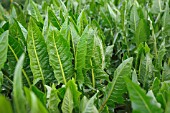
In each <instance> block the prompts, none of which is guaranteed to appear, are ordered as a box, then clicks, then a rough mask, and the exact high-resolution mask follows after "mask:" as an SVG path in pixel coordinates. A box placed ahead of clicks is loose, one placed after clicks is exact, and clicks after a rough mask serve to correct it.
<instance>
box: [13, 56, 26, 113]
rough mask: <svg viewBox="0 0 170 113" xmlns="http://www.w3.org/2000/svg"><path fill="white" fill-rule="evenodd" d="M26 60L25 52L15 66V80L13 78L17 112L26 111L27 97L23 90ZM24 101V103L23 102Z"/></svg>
mask: <svg viewBox="0 0 170 113" xmlns="http://www.w3.org/2000/svg"><path fill="white" fill-rule="evenodd" d="M23 62H24V54H22V55H21V57H20V59H19V60H18V63H17V65H16V67H15V72H14V80H13V82H14V83H13V93H14V97H13V99H14V105H15V108H16V112H17V113H25V112H26V108H25V106H26V101H25V100H26V99H25V96H24V92H23V86H22V67H23ZM21 103H22V104H21Z"/></svg>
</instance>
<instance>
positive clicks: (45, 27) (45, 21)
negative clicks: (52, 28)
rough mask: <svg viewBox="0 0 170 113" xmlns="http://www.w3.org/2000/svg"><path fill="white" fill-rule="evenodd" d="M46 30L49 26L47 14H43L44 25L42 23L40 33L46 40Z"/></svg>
mask: <svg viewBox="0 0 170 113" xmlns="http://www.w3.org/2000/svg"><path fill="white" fill-rule="evenodd" d="M48 31H49V26H48V14H46V15H45V20H44V25H43V30H42V35H43V36H44V39H45V41H46V39H47V37H48Z"/></svg>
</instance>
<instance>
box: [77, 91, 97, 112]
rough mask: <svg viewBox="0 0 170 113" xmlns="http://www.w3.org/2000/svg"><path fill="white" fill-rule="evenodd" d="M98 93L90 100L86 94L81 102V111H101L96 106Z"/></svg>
mask: <svg viewBox="0 0 170 113" xmlns="http://www.w3.org/2000/svg"><path fill="white" fill-rule="evenodd" d="M96 95H97V94H95V95H94V96H93V97H91V98H90V99H89V100H88V99H87V97H86V96H84V97H83V98H82V100H81V103H80V108H79V109H80V111H79V113H99V112H98V110H97V109H96V107H95V106H94V101H95V99H96Z"/></svg>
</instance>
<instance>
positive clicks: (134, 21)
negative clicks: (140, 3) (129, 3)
mask: <svg viewBox="0 0 170 113" xmlns="http://www.w3.org/2000/svg"><path fill="white" fill-rule="evenodd" d="M137 9H138V7H137V3H136V2H135V3H134V4H133V7H132V9H131V11H130V25H131V29H133V30H134V31H133V32H135V31H136V29H137V25H138V22H139V20H140V17H139V15H138V11H137Z"/></svg>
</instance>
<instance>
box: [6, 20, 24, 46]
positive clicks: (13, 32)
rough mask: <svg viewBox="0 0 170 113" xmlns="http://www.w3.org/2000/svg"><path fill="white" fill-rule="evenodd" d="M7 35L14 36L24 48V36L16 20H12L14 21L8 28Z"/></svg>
mask: <svg viewBox="0 0 170 113" xmlns="http://www.w3.org/2000/svg"><path fill="white" fill-rule="evenodd" d="M9 35H10V37H12V38H15V39H16V40H17V41H18V42H19V43H20V45H21V46H22V48H23V49H24V46H25V45H26V41H25V37H24V34H23V32H22V30H21V27H20V26H19V23H18V22H17V21H16V20H14V23H13V24H12V25H11V26H10V28H9Z"/></svg>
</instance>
